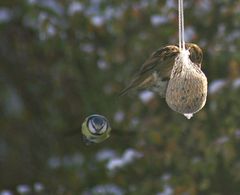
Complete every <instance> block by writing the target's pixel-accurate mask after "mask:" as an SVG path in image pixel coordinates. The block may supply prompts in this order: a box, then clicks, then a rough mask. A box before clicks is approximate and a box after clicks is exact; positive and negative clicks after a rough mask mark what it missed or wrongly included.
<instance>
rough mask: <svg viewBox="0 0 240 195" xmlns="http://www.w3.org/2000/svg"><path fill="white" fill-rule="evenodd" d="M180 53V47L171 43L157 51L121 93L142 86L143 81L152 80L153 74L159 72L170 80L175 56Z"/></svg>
mask: <svg viewBox="0 0 240 195" xmlns="http://www.w3.org/2000/svg"><path fill="white" fill-rule="evenodd" d="M178 53H179V48H178V47H177V46H175V45H169V46H166V47H163V48H160V49H158V50H157V51H155V52H154V53H153V54H152V55H151V56H150V57H149V58H148V59H147V60H146V61H145V63H144V64H143V65H142V67H141V68H140V70H139V72H138V73H137V74H136V75H135V77H134V79H133V80H132V82H131V83H130V85H129V86H128V87H127V88H125V89H124V90H122V92H121V93H120V95H124V94H126V93H127V92H128V91H129V90H130V89H132V88H134V87H138V86H140V85H141V84H142V83H146V82H151V75H152V74H153V72H155V71H156V72H157V73H158V75H159V76H160V77H162V78H163V79H164V80H169V78H170V75H171V71H172V68H173V64H174V61H175V57H176V56H177V54H178Z"/></svg>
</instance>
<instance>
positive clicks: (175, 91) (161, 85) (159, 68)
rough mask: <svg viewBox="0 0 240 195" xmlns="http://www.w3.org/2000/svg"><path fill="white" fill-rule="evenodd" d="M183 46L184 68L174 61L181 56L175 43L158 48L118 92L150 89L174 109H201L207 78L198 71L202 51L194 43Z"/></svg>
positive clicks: (186, 110) (185, 110) (192, 110)
mask: <svg viewBox="0 0 240 195" xmlns="http://www.w3.org/2000/svg"><path fill="white" fill-rule="evenodd" d="M185 47H186V51H187V52H188V53H187V55H185V56H187V59H188V60H189V61H187V63H188V64H189V65H188V66H187V67H188V68H187V69H186V68H183V66H181V65H180V66H178V64H176V59H179V58H181V57H180V56H182V55H181V54H180V53H181V52H180V49H179V47H178V45H169V46H166V47H163V48H160V49H158V50H157V51H155V52H154V53H153V54H152V55H151V56H150V57H149V58H148V59H147V60H146V61H145V63H144V64H143V65H142V67H141V68H140V70H139V71H138V73H137V74H136V75H135V77H134V79H133V80H132V82H131V83H130V85H129V86H128V87H127V88H125V89H123V90H122V92H120V95H124V94H126V93H128V91H129V90H131V89H149V90H151V91H153V92H156V93H158V94H159V95H160V96H161V97H163V98H166V101H167V103H168V105H169V106H170V108H172V109H173V110H175V111H177V112H180V113H183V114H185V113H195V112H197V111H198V110H200V109H201V108H202V107H203V106H204V104H205V102H206V96H207V79H206V77H205V75H204V73H203V72H202V71H201V64H202V59H203V53H202V49H201V48H200V47H199V46H198V45H196V44H193V43H186V44H185ZM185 62H186V60H185ZM180 64H181V63H180ZM177 67H178V68H177ZM184 67H185V66H184ZM183 70H184V72H183ZM173 72H174V74H172V73H173ZM174 85H175V87H174ZM180 90H182V92H181V93H180ZM199 93H201V94H199ZM183 94H185V95H184V96H183ZM180 95H181V97H180ZM171 96H172V97H171ZM190 96H192V97H190ZM178 98H180V99H182V100H179V99H178ZM183 99H184V100H183ZM193 99H194V100H193ZM193 101H194V102H193ZM180 102H181V103H182V104H180ZM184 104H185V105H184Z"/></svg>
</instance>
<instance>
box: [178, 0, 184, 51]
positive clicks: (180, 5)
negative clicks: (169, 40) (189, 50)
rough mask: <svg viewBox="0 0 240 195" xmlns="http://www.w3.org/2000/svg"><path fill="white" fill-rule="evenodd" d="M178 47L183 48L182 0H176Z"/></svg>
mask: <svg viewBox="0 0 240 195" xmlns="http://www.w3.org/2000/svg"><path fill="white" fill-rule="evenodd" d="M178 28H179V29H178V30H179V49H180V51H181V50H185V40H184V9H183V0H178Z"/></svg>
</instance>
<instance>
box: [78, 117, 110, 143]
mask: <svg viewBox="0 0 240 195" xmlns="http://www.w3.org/2000/svg"><path fill="white" fill-rule="evenodd" d="M110 131H111V127H110V124H109V122H108V120H107V119H106V117H104V116H102V115H98V114H93V115H91V116H88V117H87V118H86V119H85V120H84V122H83V124H82V134H83V140H84V142H85V143H86V144H91V143H101V142H103V141H104V140H106V139H107V138H108V137H109V136H110Z"/></svg>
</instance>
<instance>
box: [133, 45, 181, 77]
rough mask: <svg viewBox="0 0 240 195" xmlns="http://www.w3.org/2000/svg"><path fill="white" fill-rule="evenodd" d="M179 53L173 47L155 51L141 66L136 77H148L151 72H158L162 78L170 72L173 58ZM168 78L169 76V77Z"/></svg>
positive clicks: (176, 48) (175, 47) (177, 49)
mask: <svg viewBox="0 0 240 195" xmlns="http://www.w3.org/2000/svg"><path fill="white" fill-rule="evenodd" d="M178 53H179V48H178V47H177V46H175V45H169V46H166V47H163V48H160V49H158V50H157V51H155V52H154V53H153V54H152V55H151V56H150V57H149V58H148V59H147V60H146V61H145V63H144V64H143V65H142V67H141V69H140V71H139V72H138V75H141V76H142V75H144V74H146V75H149V74H151V73H152V72H153V71H158V73H159V74H160V76H161V75H162V76H163V77H165V76H168V74H167V75H166V73H167V72H169V71H170V72H171V70H172V67H173V64H174V61H175V57H176V56H177V54H178ZM169 76H170V75H169Z"/></svg>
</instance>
